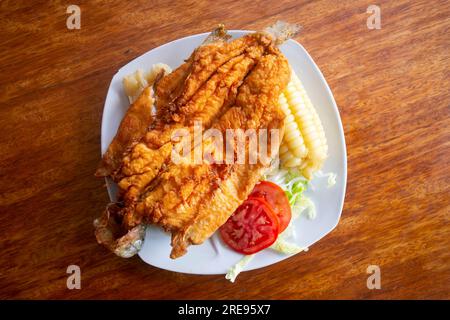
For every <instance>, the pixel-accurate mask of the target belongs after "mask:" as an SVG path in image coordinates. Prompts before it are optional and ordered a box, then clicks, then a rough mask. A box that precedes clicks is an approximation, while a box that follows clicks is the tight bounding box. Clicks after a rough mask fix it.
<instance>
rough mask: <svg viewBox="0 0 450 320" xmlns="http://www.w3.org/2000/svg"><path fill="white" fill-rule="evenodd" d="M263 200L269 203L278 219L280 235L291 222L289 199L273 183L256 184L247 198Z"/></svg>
mask: <svg viewBox="0 0 450 320" xmlns="http://www.w3.org/2000/svg"><path fill="white" fill-rule="evenodd" d="M251 197H252V198H263V199H264V200H266V201H267V203H269V205H270V207H271V208H272V210H273V211H274V212H275V214H276V215H277V217H278V221H279V224H280V233H281V232H283V231H284V230H285V229H286V228H287V226H288V225H289V222H290V221H291V217H292V213H291V206H290V204H289V199H288V198H287V196H286V193H285V192H284V191H283V189H281V188H280V187H279V186H278V185H276V184H275V183H272V182H269V181H262V182H260V183H258V184H257V185H256V186H255V188H254V189H253V191H252V193H250V195H249V198H251Z"/></svg>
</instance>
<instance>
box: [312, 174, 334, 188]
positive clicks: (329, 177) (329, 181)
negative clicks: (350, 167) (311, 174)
mask: <svg viewBox="0 0 450 320" xmlns="http://www.w3.org/2000/svg"><path fill="white" fill-rule="evenodd" d="M315 176H316V177H318V178H327V188H331V187H332V186H334V185H335V184H336V178H337V174H336V173H334V172H328V173H323V172H322V171H321V170H319V171H317V172H316V173H315Z"/></svg>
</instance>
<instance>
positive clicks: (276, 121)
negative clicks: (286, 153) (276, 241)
mask: <svg viewBox="0 0 450 320" xmlns="http://www.w3.org/2000/svg"><path fill="white" fill-rule="evenodd" d="M271 51H273V53H271V54H268V55H266V56H264V57H263V58H261V59H260V61H259V62H258V64H257V66H256V67H255V68H254V70H253V71H252V72H251V73H250V75H249V76H248V77H247V78H246V80H245V81H244V84H243V85H242V86H241V87H240V88H239V93H238V96H237V99H236V104H235V105H234V106H233V107H232V108H230V109H229V110H228V111H227V112H226V113H225V114H224V115H223V116H222V117H221V118H220V119H219V120H218V121H217V122H216V123H215V124H214V125H213V126H212V127H213V128H214V129H216V130H218V131H219V132H221V133H222V135H223V136H225V135H226V130H227V129H243V130H246V129H257V130H260V129H265V130H270V129H278V130H279V131H280V132H282V131H283V129H284V127H283V126H284V122H283V119H284V115H283V113H282V112H281V110H279V109H278V104H277V101H278V100H277V99H278V96H279V94H280V93H281V90H283V88H284V87H285V85H287V83H288V80H289V77H290V69H289V66H288V64H287V61H286V59H285V58H284V57H283V56H282V55H281V54H280V53H279V52H278V51H277V50H275V49H272V50H271ZM280 141H281V138H280V139H279V141H278V142H277V144H278V145H276V146H275V150H278V147H279V142H280ZM211 146H214V144H212V143H211V140H206V141H204V142H203V146H202V147H203V150H205V149H206V150H207V149H210V148H211ZM235 148H236V146H235ZM221 151H222V150H214V151H213V153H216V154H217V153H220V152H221ZM233 152H234V153H237V150H236V149H235V150H234V151H233ZM248 152H249V148H248V143H247V144H246V153H247V154H248ZM269 156H271V157H273V156H275V155H274V154H269ZM191 159H192V157H191ZM269 164H270V161H269V162H267V163H265V164H263V163H261V162H259V163H257V164H248V163H244V164H221V165H216V164H213V165H211V164H209V163H203V164H199V165H196V164H193V163H192V162H191V161H187V162H186V163H178V164H170V165H169V168H168V170H167V171H166V172H164V173H162V174H161V175H160V176H159V177H158V178H157V181H155V183H154V188H153V189H152V190H151V191H147V193H146V194H145V195H144V197H145V200H144V201H142V202H140V203H139V204H138V205H137V206H136V209H135V210H133V209H132V208H128V209H129V210H128V211H127V213H126V214H125V216H124V223H125V224H126V225H127V226H128V227H129V228H132V227H135V226H137V225H139V224H141V223H142V222H147V223H152V224H158V225H160V226H162V227H163V228H164V229H165V230H167V231H170V232H172V239H173V240H172V246H173V250H172V254H171V257H172V258H177V257H179V256H181V255H183V254H184V253H185V252H186V248H187V246H188V245H189V244H192V243H194V244H199V243H201V242H203V241H204V239H206V238H208V237H209V236H210V235H211V234H212V233H213V232H214V231H215V230H216V229H217V228H218V227H219V226H221V225H222V224H223V223H225V221H226V220H227V219H228V217H229V216H230V215H231V214H232V213H233V212H234V210H235V209H236V208H237V207H238V206H239V205H240V204H241V203H242V201H243V200H245V199H246V198H247V196H248V194H249V193H250V192H251V190H252V189H253V187H254V185H255V184H256V183H257V182H258V181H259V180H260V178H261V175H262V173H263V172H264V170H265V169H266V167H267V166H268V165H269Z"/></svg>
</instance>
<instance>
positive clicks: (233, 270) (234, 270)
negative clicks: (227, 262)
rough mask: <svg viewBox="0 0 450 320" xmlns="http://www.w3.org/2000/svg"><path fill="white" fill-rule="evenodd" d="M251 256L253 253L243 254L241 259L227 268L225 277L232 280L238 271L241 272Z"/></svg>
mask: <svg viewBox="0 0 450 320" xmlns="http://www.w3.org/2000/svg"><path fill="white" fill-rule="evenodd" d="M253 256H254V254H250V255H247V256H244V257H243V258H242V259H241V260H239V262H238V263H236V264H235V265H234V266H232V267H231V268H230V270H228V272H227V274H226V275H225V279H227V280H230V281H231V282H234V280H236V277H237V276H238V275H239V273H241V271H242V270H243V269H244V267H245V266H246V265H247V264H248V263H249V262H250V260H252V258H253Z"/></svg>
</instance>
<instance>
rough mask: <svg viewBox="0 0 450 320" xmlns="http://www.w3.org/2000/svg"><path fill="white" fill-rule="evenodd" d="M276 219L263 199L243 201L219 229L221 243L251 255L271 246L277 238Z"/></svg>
mask: <svg viewBox="0 0 450 320" xmlns="http://www.w3.org/2000/svg"><path fill="white" fill-rule="evenodd" d="M278 229H279V227H278V219H277V216H276V214H275V212H273V211H272V209H271V208H270V205H269V204H268V203H267V202H266V201H264V200H263V199H258V198H251V199H247V200H245V201H244V202H243V203H242V204H241V205H240V206H239V208H237V209H236V211H235V212H234V213H233V215H232V216H231V217H230V218H229V219H228V221H227V222H226V223H225V224H224V225H223V226H221V227H220V235H221V236H222V239H223V241H225V243H226V244H227V245H228V246H230V247H231V248H232V249H234V250H236V251H237V252H240V253H243V254H252V253H255V252H258V251H261V250H262V249H265V248H267V247H269V246H270V245H272V244H273V243H274V242H275V240H276V239H277V237H278V231H279V230H278Z"/></svg>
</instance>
